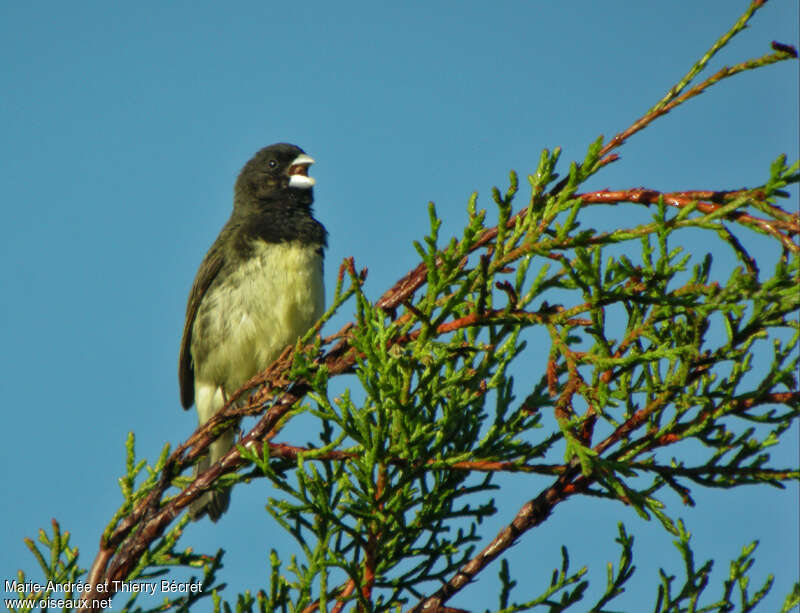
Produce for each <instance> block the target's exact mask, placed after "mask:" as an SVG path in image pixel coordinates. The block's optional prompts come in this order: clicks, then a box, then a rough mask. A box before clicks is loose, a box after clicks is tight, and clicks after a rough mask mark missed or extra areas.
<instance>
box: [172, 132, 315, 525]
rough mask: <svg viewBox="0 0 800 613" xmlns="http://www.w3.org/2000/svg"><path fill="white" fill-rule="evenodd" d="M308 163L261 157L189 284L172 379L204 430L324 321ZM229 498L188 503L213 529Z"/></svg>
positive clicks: (276, 149)
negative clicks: (235, 395) (194, 409)
mask: <svg viewBox="0 0 800 613" xmlns="http://www.w3.org/2000/svg"><path fill="white" fill-rule="evenodd" d="M313 163H314V160H313V158H311V157H310V156H308V155H306V154H305V152H304V151H303V150H302V149H300V148H299V147H296V146H295V145H290V144H287V143H278V144H275V145H270V146H269V147H265V148H264V149H261V150H260V151H259V152H258V153H256V154H255V155H254V156H253V158H252V159H251V160H250V161H249V162H247V164H245V166H244V168H242V170H241V172H240V173H239V177H238V178H237V180H236V186H235V188H234V196H233V212H232V213H231V217H230V219H229V220H228V222H227V223H226V224H225V226H223V228H222V231H221V232H220V233H219V236H218V237H217V240H215V241H214V244H213V245H211V248H210V249H209V250H208V253H207V254H206V256H205V258H204V259H203V262H202V264H201V265H200V269H199V270H198V271H197V275H196V276H195V279H194V284H193V285H192V289H191V292H190V293H189V301H188V304H187V306H186V321H185V323H184V326H183V339H182V340H181V351H180V358H179V361H178V380H179V382H180V392H181V404H183V408H184V409H188V408H189V407H191V406H192V403H194V404H195V405H196V407H197V416H198V419H199V422H200V425H202V424H204V423H205V422H207V421H208V420H209V419H211V417H212V416H213V415H214V414H215V413H216V412H217V411H219V410H220V409H221V408H222V406H223V405H224V404H225V402H226V401H227V399H228V398H229V397H230V395H231V394H232V393H233V392H235V391H236V390H237V389H239V388H240V387H241V386H242V385H243V384H244V382H245V381H247V380H248V379H250V378H251V377H253V376H254V375H256V374H257V373H259V372H260V371H262V370H264V369H265V368H266V367H267V366H269V365H270V364H271V363H272V362H273V361H274V360H275V358H277V357H278V355H279V354H280V353H281V351H282V350H283V349H285V348H286V346H287V345H290V344H292V343H295V342H296V341H297V339H298V338H299V337H300V336H302V335H303V334H305V333H306V332H307V331H308V330H309V328H311V326H312V325H314V323H316V321H317V320H318V319H319V318H320V317H321V315H322V313H323V310H324V307H325V289H324V285H323V275H322V267H323V250H324V249H325V247H326V246H327V235H328V233H327V231H326V230H325V227H324V226H323V225H322V224H321V223H320V222H319V221H317V220H316V219H314V217H313V214H312V210H311V205H312V203H313V202H314V190H313V186H314V183H315V181H314V179H313V178H312V177H309V176H308V167H309V166H310V165H311V164H313ZM234 439H235V429H234V428H231V429H229V430H227V431H226V432H225V433H223V434H222V436H220V438H219V439H218V440H216V441H215V442H214V443H212V444H211V446H210V448H209V453H208V456H207V457H204V458H203V459H201V461H200V462H198V464H197V468H196V474H199V473H200V472H202V471H204V470H206V469H207V468H208V467H209V466H211V464H213V463H214V462H217V461H219V459H220V458H221V457H222V456H224V455H225V453H227V452H228V450H230V449H231V447H233V444H234ZM229 502H230V491H229V490H227V491H224V492H208V493H206V494H204V495H203V496H201V497H200V498H198V499H197V501H195V502H194V503H193V504H192V505H190V509H189V513H190V515H191V516H192V518H193V519H195V520H197V519H200V518H201V517H202V516H203V515H205V514H208V516H209V517H210V518H211V520H212V521H217V520H218V519H219V518H220V516H221V515H222V513H224V512H225V510H226V509H227V508H228V503H229Z"/></svg>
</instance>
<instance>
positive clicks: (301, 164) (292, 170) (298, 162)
mask: <svg viewBox="0 0 800 613" xmlns="http://www.w3.org/2000/svg"><path fill="white" fill-rule="evenodd" d="M313 163H314V158H312V157H311V156H310V155H306V154H305V153H301V154H300V155H298V156H297V157H296V158H294V159H293V160H292V163H291V164H290V165H289V187H294V188H295V189H309V188H311V187H314V183H316V181H314V177H309V176H308V167H309V166H311V164H313Z"/></svg>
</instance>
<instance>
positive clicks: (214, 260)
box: [178, 238, 225, 409]
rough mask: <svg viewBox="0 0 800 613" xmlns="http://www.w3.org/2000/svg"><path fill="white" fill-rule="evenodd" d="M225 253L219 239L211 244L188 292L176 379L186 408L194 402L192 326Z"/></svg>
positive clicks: (182, 402) (220, 266)
mask: <svg viewBox="0 0 800 613" xmlns="http://www.w3.org/2000/svg"><path fill="white" fill-rule="evenodd" d="M224 261H225V253H224V251H223V250H222V249H221V248H220V239H219V238H218V239H217V241H216V242H215V243H214V244H213V245H212V246H211V249H209V251H208V253H207V254H206V257H205V258H204V259H203V263H202V264H201V265H200V269H199V270H198V271H197V276H196V277H195V279H194V284H193V285H192V291H191V292H190V293H189V303H188V304H187V305H186V321H185V323H184V324H183V339H182V340H181V355H180V358H179V359H178V381H179V383H180V388H181V404H182V405H183V408H184V409H188V408H189V407H190V406H192V403H194V364H192V326H193V325H194V320H195V317H196V315H197V309H198V308H200V302H202V300H203V296H205V294H206V291H207V290H208V288H209V287H210V286H211V283H212V281H214V278H215V277H216V276H217V273H219V271H220V269H221V268H222V264H223V263H224Z"/></svg>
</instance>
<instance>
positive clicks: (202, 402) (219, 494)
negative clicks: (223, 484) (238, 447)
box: [189, 379, 236, 521]
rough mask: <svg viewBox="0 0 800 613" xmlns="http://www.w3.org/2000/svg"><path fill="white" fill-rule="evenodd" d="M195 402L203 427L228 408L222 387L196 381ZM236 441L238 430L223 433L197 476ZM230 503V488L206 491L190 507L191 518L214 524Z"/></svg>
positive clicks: (202, 463)
mask: <svg viewBox="0 0 800 613" xmlns="http://www.w3.org/2000/svg"><path fill="white" fill-rule="evenodd" d="M194 403H195V406H196V407H197V417H198V421H199V422H200V425H202V424H204V423H206V422H207V421H208V420H209V419H211V418H212V417H213V416H214V415H215V414H216V412H217V411H219V410H220V409H221V408H222V407H223V406H224V405H225V393H224V392H223V391H222V388H221V387H218V386H217V385H215V384H213V383H206V382H203V381H200V380H198V379H195V387H194ZM235 440H236V430H235V428H231V429H230V430H226V431H225V432H223V433H222V435H220V437H219V438H218V439H217V440H215V441H214V442H213V443H211V445H209V447H208V455H207V456H206V457H204V458H202V459H201V460H200V461H199V462H198V463H197V465H196V466H195V472H194V474H195V477H196V476H197V475H199V474H200V473H201V472H203V471H204V470H206V469H207V468H208V467H209V466H211V465H212V464H214V463H216V462H219V460H220V458H222V456H224V455H225V454H226V453H228V451H229V450H230V449H231V447H233V443H234V441H235ZM230 500H231V490H230V488H226V489H224V490H217V491H215V492H206V493H205V494H203V495H202V496H200V498H198V499H197V500H195V501H194V502H193V503H192V504H190V505H189V516H190V517H191V518H192V519H193V520H194V521H197V520H198V519H200V518H201V517H203V516H204V515H208V517H209V518H210V519H211V521H217V520H218V519H219V518H220V517H221V516H222V514H223V513H224V512H225V510H226V509H227V508H228V503H230Z"/></svg>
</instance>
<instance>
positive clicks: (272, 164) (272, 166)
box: [269, 160, 278, 168]
mask: <svg viewBox="0 0 800 613" xmlns="http://www.w3.org/2000/svg"><path fill="white" fill-rule="evenodd" d="M277 165H278V162H276V161H275V160H270V161H269V167H270V168H275V167H276V166H277Z"/></svg>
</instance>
